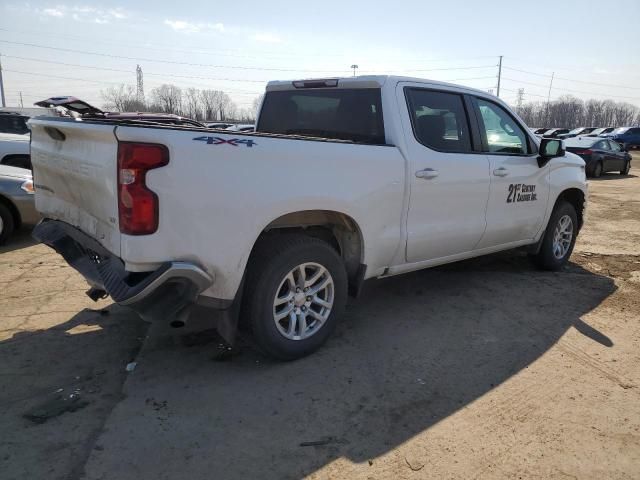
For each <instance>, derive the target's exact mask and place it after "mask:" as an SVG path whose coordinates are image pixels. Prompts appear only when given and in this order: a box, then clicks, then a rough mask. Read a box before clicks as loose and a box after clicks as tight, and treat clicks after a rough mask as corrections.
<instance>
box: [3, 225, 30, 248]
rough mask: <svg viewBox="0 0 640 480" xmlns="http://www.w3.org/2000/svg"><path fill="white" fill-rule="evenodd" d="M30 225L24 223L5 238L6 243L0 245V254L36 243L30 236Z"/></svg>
mask: <svg viewBox="0 0 640 480" xmlns="http://www.w3.org/2000/svg"><path fill="white" fill-rule="evenodd" d="M31 230H33V227H32V226H31V225H26V226H23V227H21V228H20V230H18V231H16V232H14V233H13V235H12V236H11V237H9V239H8V240H7V243H5V244H4V245H0V254H2V253H8V252H13V251H14V250H20V249H22V248H27V247H31V246H33V245H35V244H36V241H35V240H34V239H33V237H31Z"/></svg>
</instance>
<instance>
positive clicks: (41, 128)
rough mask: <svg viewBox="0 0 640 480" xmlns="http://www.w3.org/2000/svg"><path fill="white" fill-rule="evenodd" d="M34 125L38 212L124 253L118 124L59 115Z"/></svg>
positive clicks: (34, 164)
mask: <svg viewBox="0 0 640 480" xmlns="http://www.w3.org/2000/svg"><path fill="white" fill-rule="evenodd" d="M29 124H30V125H31V163H32V165H33V177H34V184H35V186H36V194H35V200H36V208H37V209H38V211H40V213H42V215H43V216H44V217H47V218H52V219H56V220H61V221H63V222H66V223H69V224H71V225H73V226H75V227H77V228H78V229H80V230H81V231H82V232H84V233H86V234H87V235H89V236H90V237H92V238H94V239H95V240H97V241H98V242H99V243H100V244H101V245H102V246H104V247H105V248H106V249H107V250H108V251H110V252H111V253H113V254H114V255H116V256H119V255H120V229H119V225H118V196H117V195H118V193H117V186H118V179H117V155H118V142H117V139H116V137H115V134H114V129H115V126H114V125H104V124H92V123H87V122H79V121H74V120H70V119H69V120H67V119H54V118H35V119H32V120H30V122H29Z"/></svg>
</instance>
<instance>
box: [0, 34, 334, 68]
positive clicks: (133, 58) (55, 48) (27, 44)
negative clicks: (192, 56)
mask: <svg viewBox="0 0 640 480" xmlns="http://www.w3.org/2000/svg"><path fill="white" fill-rule="evenodd" d="M0 43H8V44H11V45H22V46H25V47H34V48H44V49H47V50H57V51H60V52H70V53H80V54H83V55H96V56H98V57H108V58H121V59H124V60H133V61H140V62H154V63H167V64H171V65H189V66H192V67H207V68H230V69H237V70H259V71H265V72H308V73H335V72H342V71H345V70H343V69H336V70H307V69H291V68H267V67H247V66H244V65H211V64H207V63H191V62H177V61H174V60H158V59H153V58H144V57H128V56H125V55H113V54H109V53H99V52H89V51H86V50H76V49H72V48H60V47H50V46H48V45H38V44H36V43H23V42H12V41H9V40H0Z"/></svg>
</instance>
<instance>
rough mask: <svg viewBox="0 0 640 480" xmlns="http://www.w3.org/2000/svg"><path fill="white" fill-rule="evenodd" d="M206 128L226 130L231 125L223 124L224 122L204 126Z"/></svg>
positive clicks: (231, 124)
mask: <svg viewBox="0 0 640 480" xmlns="http://www.w3.org/2000/svg"><path fill="white" fill-rule="evenodd" d="M205 125H206V126H207V127H208V128H219V129H221V130H226V129H227V128H231V127H233V123H224V122H213V123H206V124H205Z"/></svg>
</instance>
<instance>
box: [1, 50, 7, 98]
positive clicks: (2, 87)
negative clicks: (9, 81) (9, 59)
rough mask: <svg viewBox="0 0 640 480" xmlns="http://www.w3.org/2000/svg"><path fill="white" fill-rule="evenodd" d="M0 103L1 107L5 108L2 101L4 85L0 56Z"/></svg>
mask: <svg viewBox="0 0 640 480" xmlns="http://www.w3.org/2000/svg"><path fill="white" fill-rule="evenodd" d="M0 103H1V105H0V106H1V107H6V106H7V104H6V102H5V101H4V83H3V82H2V55H0Z"/></svg>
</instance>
